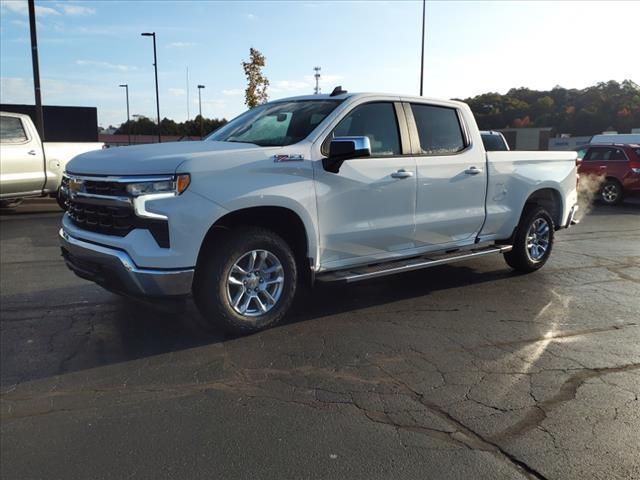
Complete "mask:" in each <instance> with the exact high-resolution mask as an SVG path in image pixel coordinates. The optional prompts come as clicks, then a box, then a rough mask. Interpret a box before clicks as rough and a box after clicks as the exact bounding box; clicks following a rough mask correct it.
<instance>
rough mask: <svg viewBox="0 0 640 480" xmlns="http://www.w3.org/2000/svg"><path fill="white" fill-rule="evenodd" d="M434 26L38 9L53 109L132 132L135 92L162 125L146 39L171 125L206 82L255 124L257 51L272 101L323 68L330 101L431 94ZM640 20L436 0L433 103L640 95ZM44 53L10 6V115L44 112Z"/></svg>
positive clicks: (10, 1)
mask: <svg viewBox="0 0 640 480" xmlns="http://www.w3.org/2000/svg"><path fill="white" fill-rule="evenodd" d="M421 15H422V2H421V1H361V2H348V1H336V2H330V1H304V0H301V1H293V0H291V1H279V2H275V1H267V0H264V1H254V2H250V1H233V2H230V1H229V2H223V1H219V2H214V1H206V0H199V1H170V0H164V1H147V0H137V1H116V0H109V1H97V0H88V1H60V0H37V1H36V17H37V22H38V23H37V31H38V47H39V57H40V77H41V82H42V97H43V103H44V104H45V105H78V106H95V107H97V108H98V123H99V125H101V126H104V127H106V126H108V125H119V124H120V123H122V122H123V121H125V120H126V106H125V96H124V89H122V88H119V87H118V85H119V84H124V83H126V84H128V85H129V93H130V103H131V114H132V115H134V114H139V115H145V116H148V117H150V118H152V119H154V120H155V117H156V115H155V84H154V75H153V66H152V63H153V47H152V41H151V38H150V37H142V36H140V33H142V32H149V31H155V32H156V34H157V50H158V71H159V91H160V114H161V116H162V117H169V118H173V119H174V120H176V121H184V120H185V119H187V118H188V117H187V111H188V112H189V117H190V118H193V117H195V115H196V114H197V113H198V92H197V88H196V86H197V85H198V84H203V85H205V89H204V90H202V113H203V115H205V116H207V117H218V118H221V117H225V118H232V117H234V116H236V115H238V114H240V113H242V112H243V111H244V110H245V106H244V87H245V86H246V81H245V77H244V73H243V70H242V65H241V62H242V61H243V60H246V59H247V58H248V56H249V48H250V47H254V48H257V49H258V50H260V51H261V52H262V53H263V54H264V56H265V57H266V67H265V68H264V73H265V75H266V76H267V78H268V79H269V81H270V82H271V86H270V88H269V90H268V91H269V96H270V98H271V99H276V98H282V97H288V96H294V95H303V94H309V93H312V92H313V84H314V80H313V73H314V72H313V67H314V66H320V67H321V68H322V70H321V74H322V79H321V88H322V91H323V93H329V92H330V91H331V90H332V89H333V87H334V86H336V85H342V87H343V88H344V89H346V90H348V91H352V92H355V91H359V92H362V91H376V92H389V93H403V94H409V95H417V94H418V93H419V88H420V86H419V83H420V34H421V28H422V23H421V19H422V18H421ZM638 18H640V2H638V1H635V2H632V1H623V2H614V1H604V2H598V1H586V2H580V1H569V2H541V1H533V2H525V1H498V2H483V1H471V2H465V1H449V2H438V1H432V0H429V1H427V3H426V37H425V38H426V41H425V68H424V75H425V79H424V94H425V96H429V97H436V98H467V97H470V96H473V95H477V94H480V93H484V92H489V91H492V92H500V93H505V92H506V91H507V90H509V89H510V88H512V87H529V88H532V89H551V88H553V87H554V86H555V85H561V86H563V87H566V88H584V87H586V86H589V85H593V84H595V83H597V82H600V81H607V80H617V81H622V80H624V79H631V80H634V81H635V82H637V83H640V62H638V58H639V57H638V52H639V51H640V40H639V37H638V34H637V28H636V23H637V19H638ZM625 19H627V20H628V21H629V23H628V24H626V26H625V23H626V22H627V20H625ZM632 19H633V20H632ZM30 51H31V49H30V43H29V26H28V14H27V2H26V0H15V1H14V0H0V101H1V102H2V103H27V104H29V103H31V104H33V103H34V97H33V80H32V66H31V55H30ZM187 68H188V71H189V83H188V86H189V96H187V81H186V70H187Z"/></svg>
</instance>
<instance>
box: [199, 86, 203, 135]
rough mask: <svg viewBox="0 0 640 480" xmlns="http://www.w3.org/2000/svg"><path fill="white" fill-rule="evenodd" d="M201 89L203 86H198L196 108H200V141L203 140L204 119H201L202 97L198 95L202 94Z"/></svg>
mask: <svg viewBox="0 0 640 480" xmlns="http://www.w3.org/2000/svg"><path fill="white" fill-rule="evenodd" d="M203 88H204V85H198V106H199V108H200V140H202V139H203V138H204V118H202V96H201V95H200V92H202V89H203Z"/></svg>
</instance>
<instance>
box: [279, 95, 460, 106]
mask: <svg viewBox="0 0 640 480" xmlns="http://www.w3.org/2000/svg"><path fill="white" fill-rule="evenodd" d="M366 97H385V98H389V99H397V100H400V99H403V100H409V101H420V102H436V103H438V102H447V103H451V104H459V105H466V104H465V103H464V102H461V101H459V100H449V99H444V98H431V97H420V96H417V95H402V94H399V93H383V92H353V93H349V92H347V93H341V94H340V95H335V96H333V97H332V96H331V95H329V94H326V93H321V94H317V95H316V94H311V95H299V96H297V97H287V98H278V99H276V100H272V101H271V102H269V103H277V102H286V101H300V100H346V99H357V98H366Z"/></svg>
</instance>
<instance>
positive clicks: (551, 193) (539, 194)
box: [523, 188, 562, 228]
mask: <svg viewBox="0 0 640 480" xmlns="http://www.w3.org/2000/svg"><path fill="white" fill-rule="evenodd" d="M528 205H539V206H541V207H544V208H545V209H546V210H547V211H548V212H549V214H550V215H551V218H552V219H553V223H555V226H556V228H558V226H559V225H560V224H561V223H562V196H561V195H560V192H558V191H557V190H554V189H553V188H543V189H540V190H536V191H535V192H533V193H532V194H531V195H529V198H527V201H526V202H525V205H524V206H525V208H527V206H528ZM523 211H524V210H523Z"/></svg>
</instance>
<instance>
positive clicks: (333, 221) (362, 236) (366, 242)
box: [315, 158, 416, 267]
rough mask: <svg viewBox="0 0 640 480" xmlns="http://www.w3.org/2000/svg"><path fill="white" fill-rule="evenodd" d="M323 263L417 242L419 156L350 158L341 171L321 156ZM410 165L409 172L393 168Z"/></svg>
mask: <svg viewBox="0 0 640 480" xmlns="http://www.w3.org/2000/svg"><path fill="white" fill-rule="evenodd" d="M315 166H316V173H315V177H316V194H317V197H318V222H319V230H320V246H321V249H322V252H321V264H322V265H323V266H326V267H332V266H334V265H332V264H335V265H338V264H342V263H343V262H347V263H348V261H349V260H359V261H364V259H365V258H370V259H374V258H379V257H380V256H384V255H385V254H388V253H390V252H397V251H401V250H405V249H407V248H413V247H414V246H415V243H414V241H413V233H414V215H415V200H416V166H415V161H414V159H413V158H384V159H383V158H368V159H357V160H349V161H346V162H344V164H343V165H342V167H341V168H340V172H339V173H337V174H333V173H329V172H326V171H324V169H323V168H322V162H315ZM398 170H405V171H406V172H411V173H413V175H412V176H410V177H406V178H393V177H392V176H391V174H392V173H394V172H396V171H398Z"/></svg>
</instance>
